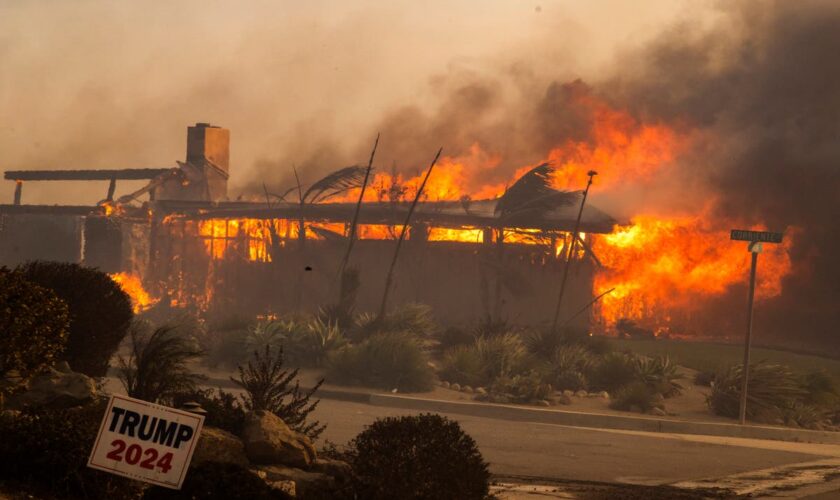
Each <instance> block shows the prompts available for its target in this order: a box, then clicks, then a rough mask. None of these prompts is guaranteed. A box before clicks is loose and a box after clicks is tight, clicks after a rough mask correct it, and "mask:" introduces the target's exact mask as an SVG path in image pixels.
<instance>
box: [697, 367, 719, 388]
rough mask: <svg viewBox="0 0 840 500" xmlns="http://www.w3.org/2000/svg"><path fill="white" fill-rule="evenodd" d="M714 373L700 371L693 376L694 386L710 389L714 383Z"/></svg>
mask: <svg viewBox="0 0 840 500" xmlns="http://www.w3.org/2000/svg"><path fill="white" fill-rule="evenodd" d="M715 376H716V375H715V372H712V371H706V370H701V371H699V372H697V373H695V374H694V385H702V386H705V387H711V386H712V384H713V383H714V381H715Z"/></svg>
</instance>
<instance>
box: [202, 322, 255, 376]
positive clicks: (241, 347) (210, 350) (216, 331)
mask: <svg viewBox="0 0 840 500" xmlns="http://www.w3.org/2000/svg"><path fill="white" fill-rule="evenodd" d="M249 325H250V320H246V319H244V318H237V317H231V318H227V319H225V320H223V321H219V322H216V323H214V324H211V325H209V326H208V327H207V329H206V331H205V332H204V335H202V336H201V337H200V338H199V345H200V346H201V349H202V350H203V351H204V352H205V353H206V355H205V357H204V358H203V359H202V361H203V362H204V363H205V364H206V365H208V366H210V367H214V368H215V367H218V366H224V367H229V368H235V367H236V366H238V365H239V364H240V363H242V362H244V361H245V360H246V359H247V358H248V356H249V355H250V354H251V352H253V351H249V350H247V349H245V345H246V341H245V339H246V337H247V336H248V328H249Z"/></svg>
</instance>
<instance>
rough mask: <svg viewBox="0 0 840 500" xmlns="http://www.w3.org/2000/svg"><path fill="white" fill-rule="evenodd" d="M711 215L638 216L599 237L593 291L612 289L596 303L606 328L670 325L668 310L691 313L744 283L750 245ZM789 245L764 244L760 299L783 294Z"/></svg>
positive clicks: (758, 285)
mask: <svg viewBox="0 0 840 500" xmlns="http://www.w3.org/2000/svg"><path fill="white" fill-rule="evenodd" d="M709 220H710V219H708V218H704V217H703V216H691V217H670V218H662V217H652V216H638V217H634V218H633V221H632V224H631V225H629V226H621V227H616V230H615V231H614V232H613V233H612V234H609V235H604V236H601V237H599V238H597V239H596V240H595V244H594V251H595V253H596V254H597V255H598V257H599V258H600V259H601V261H602V263H603V264H604V270H603V271H602V272H600V273H598V274H596V276H595V292H596V294H601V293H604V292H606V291H608V290H611V289H612V290H613V291H612V292H611V293H609V294H607V295H606V296H604V298H603V299H602V300H601V301H600V303H599V304H598V307H597V308H596V309H597V310H598V311H599V316H600V318H601V320H602V321H603V322H604V323H606V324H608V325H611V324H614V323H615V322H616V321H618V320H620V319H622V318H626V319H632V320H644V319H649V318H656V319H658V320H659V321H660V322H662V321H665V322H667V320H668V318H669V313H670V312H671V311H673V310H675V309H680V310H693V309H695V308H696V306H697V305H698V301H699V300H702V299H704V298H707V297H712V296H718V295H721V294H723V293H725V292H727V291H728V290H729V289H730V287H731V286H733V285H734V284H738V283H745V281H746V277H747V276H748V274H749V253H748V252H747V250H746V243H744V242H733V241H730V240H729V231H728V230H727V229H723V228H721V227H720V225H719V224H715V225H712V224H710V223H709ZM754 229H763V228H758V227H756V228H754ZM790 244H791V238H790V237H788V238H787V239H786V241H785V243H784V244H783V245H779V246H775V245H765V247H764V248H765V251H764V253H763V254H762V258H761V273H759V275H758V281H757V288H756V297H757V298H758V299H763V298H769V297H774V296H777V295H779V294H780V293H781V291H782V285H781V281H782V278H783V277H784V276H786V275H787V274H788V273H789V272H790V266H791V262H790V256H789V255H788V250H789V248H790ZM659 326H666V325H663V324H660V325H659Z"/></svg>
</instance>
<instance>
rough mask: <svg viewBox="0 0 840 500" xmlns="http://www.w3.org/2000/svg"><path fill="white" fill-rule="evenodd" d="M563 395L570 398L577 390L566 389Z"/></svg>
mask: <svg viewBox="0 0 840 500" xmlns="http://www.w3.org/2000/svg"><path fill="white" fill-rule="evenodd" d="M563 395H564V396H566V397H567V398H570V397H572V396H574V395H575V391H572V390H569V389H566V390H565V391H563Z"/></svg>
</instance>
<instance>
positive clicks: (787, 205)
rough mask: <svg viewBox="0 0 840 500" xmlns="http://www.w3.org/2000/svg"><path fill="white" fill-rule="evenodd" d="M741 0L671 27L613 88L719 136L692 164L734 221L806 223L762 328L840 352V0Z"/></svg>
mask: <svg viewBox="0 0 840 500" xmlns="http://www.w3.org/2000/svg"><path fill="white" fill-rule="evenodd" d="M735 5H737V6H735ZM735 5H733V7H732V10H730V11H729V12H727V16H726V17H725V18H724V21H723V22H721V23H720V24H719V25H717V26H715V27H714V28H713V29H709V30H702V29H699V28H696V27H693V26H691V25H690V24H687V25H683V26H680V27H679V28H678V29H674V30H673V31H670V32H667V33H664V34H663V35H662V36H660V37H659V38H658V39H657V40H656V41H655V42H654V43H653V44H652V46H651V47H649V48H648V49H647V50H645V51H643V52H641V53H639V54H637V55H636V56H635V57H634V58H633V59H632V60H631V63H630V67H632V68H634V70H633V71H631V72H629V73H627V74H622V75H619V76H617V77H615V78H614V79H613V80H611V81H610V82H609V83H608V84H605V85H603V86H602V88H603V89H604V91H605V92H607V93H608V94H609V95H610V96H611V97H612V98H613V99H615V100H616V101H617V102H620V103H622V104H623V105H626V106H631V107H632V109H634V110H635V111H636V113H637V114H639V115H643V116H647V117H652V118H656V119H666V120H669V121H688V122H689V123H690V124H692V125H693V126H696V127H698V128H699V129H702V130H704V131H705V132H707V133H706V135H705V137H706V140H705V141H704V143H703V144H702V145H701V146H700V148H701V151H700V152H701V153H702V154H698V155H696V156H695V158H696V159H694V160H693V161H690V162H688V164H686V165H683V167H684V169H685V167H687V168H688V169H689V170H690V171H693V172H696V174H697V175H699V176H700V177H702V179H703V180H704V182H705V183H707V184H708V185H709V186H710V187H711V188H712V189H711V191H710V192H713V193H715V195H716V196H717V197H718V198H719V200H718V202H717V203H716V207H717V214H716V215H717V216H718V217H720V219H721V220H722V221H723V220H735V221H743V222H745V223H764V224H766V225H767V226H768V227H769V228H771V229H776V230H782V229H785V228H788V227H797V228H800V229H801V232H800V233H795V232H789V234H788V237H794V238H795V245H794V247H793V249H792V258H793V262H794V269H793V272H792V274H791V276H790V277H789V278H788V279H787V280H786V281H785V283H784V292H783V296H782V297H781V298H780V299H779V300H778V303H777V304H774V306H773V307H768V308H767V309H765V310H764V311H765V312H760V313H759V319H763V320H764V321H761V323H760V324H762V325H763V326H765V327H767V328H773V329H774V330H775V331H774V332H773V333H775V334H776V335H777V336H778V337H779V338H781V339H785V338H787V339H788V340H793V339H794V338H795V339H802V337H803V336H812V337H815V338H818V339H820V340H822V341H824V343H825V345H826V346H833V347H834V348H836V347H837V344H836V340H835V339H834V336H835V335H836V334H837V325H838V321H840V261H838V258H837V257H838V255H840V233H838V231H837V221H838V217H840V204H839V203H838V200H837V196H838V194H840V140H838V139H840V88H839V87H838V86H837V82H838V81H840V65H838V63H837V54H838V51H840V5H838V4H837V2H830V1H824V2H795V3H793V2H784V1H777V2H764V1H762V2H748V3H745V2H738V3H736V4H735ZM701 158H702V159H701ZM721 243H722V244H723V243H725V242H721ZM760 271H761V268H760V264H759V272H760ZM768 311H773V312H772V313H771V312H768Z"/></svg>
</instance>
